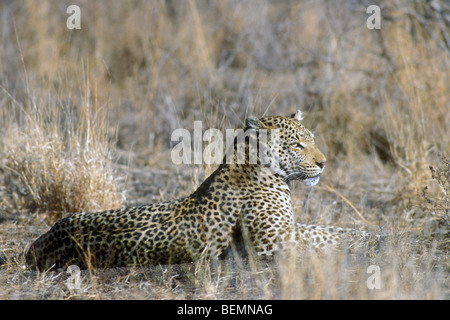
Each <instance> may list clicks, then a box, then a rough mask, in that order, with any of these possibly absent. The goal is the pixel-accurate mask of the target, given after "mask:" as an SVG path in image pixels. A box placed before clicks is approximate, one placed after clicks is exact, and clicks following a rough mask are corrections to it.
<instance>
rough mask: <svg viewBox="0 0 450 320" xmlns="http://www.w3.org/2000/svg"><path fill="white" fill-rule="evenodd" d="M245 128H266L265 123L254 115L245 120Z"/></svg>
mask: <svg viewBox="0 0 450 320" xmlns="http://www.w3.org/2000/svg"><path fill="white" fill-rule="evenodd" d="M245 128H246V129H255V130H258V129H261V128H264V125H263V124H262V123H261V121H260V120H259V119H258V118H256V117H253V116H249V117H247V120H246V121H245Z"/></svg>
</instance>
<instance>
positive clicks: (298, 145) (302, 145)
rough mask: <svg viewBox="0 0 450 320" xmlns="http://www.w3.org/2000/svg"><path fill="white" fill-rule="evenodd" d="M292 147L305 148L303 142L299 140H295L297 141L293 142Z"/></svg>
mask: <svg viewBox="0 0 450 320" xmlns="http://www.w3.org/2000/svg"><path fill="white" fill-rule="evenodd" d="M292 147H294V148H297V149H303V148H305V144H304V143H301V142H297V143H295V144H293V145H292Z"/></svg>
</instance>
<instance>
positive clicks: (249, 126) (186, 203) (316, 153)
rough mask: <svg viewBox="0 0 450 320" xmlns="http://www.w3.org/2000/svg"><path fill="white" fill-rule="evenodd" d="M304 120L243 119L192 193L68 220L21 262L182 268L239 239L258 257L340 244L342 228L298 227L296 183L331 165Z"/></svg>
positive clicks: (43, 266) (45, 266)
mask: <svg viewBox="0 0 450 320" xmlns="http://www.w3.org/2000/svg"><path fill="white" fill-rule="evenodd" d="M302 120H303V113H302V112H301V111H300V110H299V111H297V112H296V113H294V114H292V115H290V116H264V117H261V118H257V117H254V116H248V117H247V119H246V121H245V127H244V129H243V130H242V132H241V134H240V135H239V134H238V135H236V137H235V138H234V142H233V144H232V146H231V147H230V149H231V152H229V153H227V156H229V155H231V156H229V157H227V158H226V159H225V157H224V160H223V161H222V163H220V164H219V165H218V167H217V169H216V170H215V171H214V172H213V173H212V174H211V175H210V176H209V177H207V178H206V179H205V180H204V181H203V183H201V184H200V185H199V187H198V188H197V189H196V190H195V191H194V192H193V193H192V194H190V195H188V196H185V197H182V198H179V199H175V200H170V201H162V202H156V203H153V204H146V205H137V206H129V207H127V206H125V207H122V208H119V209H113V210H106V211H100V212H81V213H74V214H70V215H68V216H67V217H65V218H62V219H61V220H59V221H57V222H56V223H55V224H54V225H53V226H52V227H51V228H50V230H49V231H48V232H46V233H44V234H43V235H41V236H40V237H39V238H38V239H37V240H35V241H34V242H33V243H32V244H31V245H30V246H29V248H28V250H26V254H25V260H26V264H27V265H28V266H31V267H33V268H36V269H39V270H50V269H53V268H65V267H68V266H69V265H77V266H79V267H82V268H87V267H91V266H93V267H96V268H112V267H131V266H144V265H157V264H179V263H187V262H195V261H198V260H199V259H202V258H210V259H218V258H220V257H222V256H223V255H226V252H229V250H230V248H231V247H232V246H233V247H234V246H235V244H236V243H241V244H242V242H243V241H245V245H243V246H242V245H241V247H245V248H247V249H246V250H251V251H252V252H253V253H255V254H256V255H257V256H274V255H276V254H277V252H280V251H282V250H284V249H285V248H286V247H288V246H290V245H294V246H295V245H297V244H299V243H309V244H310V245H311V246H313V247H317V248H319V247H323V246H328V245H335V244H337V243H338V242H339V241H340V239H341V238H342V234H344V233H348V230H344V229H340V228H333V227H321V226H315V225H304V224H298V223H295V219H294V210H293V204H292V199H291V189H292V182H293V181H302V182H303V183H304V184H305V185H306V186H308V187H313V186H314V185H316V184H317V183H318V182H319V179H320V175H321V174H322V172H323V171H324V168H325V166H326V163H327V159H326V157H325V156H324V154H323V153H322V152H321V151H320V150H319V149H318V147H317V146H316V144H315V141H314V139H315V137H314V134H313V133H312V132H311V131H310V130H309V129H307V128H306V127H305V126H304V125H303V124H302V122H301V121H302ZM243 154H244V155H243ZM248 248H250V249H248Z"/></svg>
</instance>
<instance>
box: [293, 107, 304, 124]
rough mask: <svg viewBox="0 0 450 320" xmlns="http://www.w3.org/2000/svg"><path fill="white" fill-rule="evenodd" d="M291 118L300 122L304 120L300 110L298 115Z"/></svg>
mask: <svg viewBox="0 0 450 320" xmlns="http://www.w3.org/2000/svg"><path fill="white" fill-rule="evenodd" d="M291 118H294V119H296V120H298V121H302V120H303V113H302V112H301V111H300V110H297V112H296V113H294V114H293V115H292V116H291Z"/></svg>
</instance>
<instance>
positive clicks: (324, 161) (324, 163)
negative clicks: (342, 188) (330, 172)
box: [316, 160, 327, 169]
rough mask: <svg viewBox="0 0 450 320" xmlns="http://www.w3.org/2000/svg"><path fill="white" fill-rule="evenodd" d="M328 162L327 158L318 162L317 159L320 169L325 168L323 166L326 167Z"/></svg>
mask: <svg viewBox="0 0 450 320" xmlns="http://www.w3.org/2000/svg"><path fill="white" fill-rule="evenodd" d="M326 164H327V161H326V160H322V161H320V162H317V161H316V165H317V166H318V167H319V168H320V169H323V168H324V167H325V165H326Z"/></svg>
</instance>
